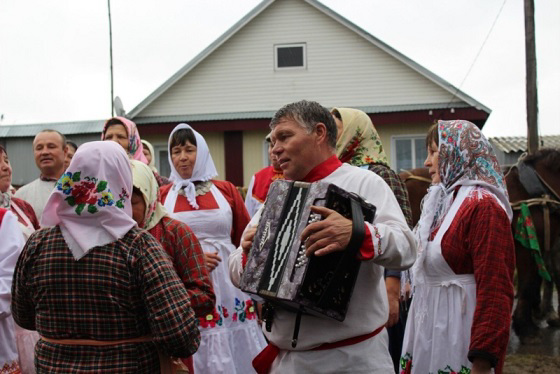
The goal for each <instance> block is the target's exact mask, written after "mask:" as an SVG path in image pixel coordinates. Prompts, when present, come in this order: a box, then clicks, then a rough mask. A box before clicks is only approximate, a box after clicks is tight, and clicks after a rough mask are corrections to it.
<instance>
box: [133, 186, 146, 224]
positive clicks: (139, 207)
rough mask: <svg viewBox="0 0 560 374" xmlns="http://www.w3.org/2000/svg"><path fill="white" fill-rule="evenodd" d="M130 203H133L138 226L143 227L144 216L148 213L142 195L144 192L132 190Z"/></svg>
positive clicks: (134, 216) (134, 217) (134, 218)
mask: <svg viewBox="0 0 560 374" xmlns="http://www.w3.org/2000/svg"><path fill="white" fill-rule="evenodd" d="M130 203H131V204H132V219H133V220H135V221H136V223H137V224H138V227H142V225H143V224H144V216H145V215H146V202H145V201H144V196H142V193H140V192H137V191H134V192H132V198H131V199H130Z"/></svg>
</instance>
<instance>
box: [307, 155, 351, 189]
mask: <svg viewBox="0 0 560 374" xmlns="http://www.w3.org/2000/svg"><path fill="white" fill-rule="evenodd" d="M340 165H342V162H340V160H339V159H338V158H337V157H336V155H332V156H331V157H329V158H328V159H326V160H325V161H323V162H321V163H320V164H319V165H317V166H315V167H314V168H313V169H311V171H310V172H309V173H308V174H307V175H306V176H305V178H303V182H309V183H311V182H317V181H318V180H321V179H323V178H325V177H327V176H329V175H330V174H331V173H332V172H333V171H335V170H336V169H338V168H339V166H340Z"/></svg>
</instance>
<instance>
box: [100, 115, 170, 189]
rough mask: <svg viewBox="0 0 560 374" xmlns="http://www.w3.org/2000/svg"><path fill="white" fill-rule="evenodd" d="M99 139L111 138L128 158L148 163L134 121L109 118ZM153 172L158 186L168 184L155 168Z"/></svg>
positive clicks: (122, 118)
mask: <svg viewBox="0 0 560 374" xmlns="http://www.w3.org/2000/svg"><path fill="white" fill-rule="evenodd" d="M101 140H112V141H114V142H116V143H118V144H120V145H121V147H123V149H124V150H125V151H126V153H128V157H129V158H130V159H132V160H138V161H142V162H143V163H145V164H146V165H148V164H150V162H149V161H148V159H147V158H146V156H145V155H144V147H143V143H142V140H141V139H140V134H139V133H138V127H137V126H136V124H135V123H134V122H132V121H131V120H129V119H127V118H124V117H113V118H109V119H108V120H107V122H105V125H104V126H103V131H102V132H101ZM152 157H153V153H152ZM153 172H154V177H156V181H157V183H158V186H163V185H166V184H169V180H168V179H167V178H164V177H162V176H161V175H159V174H158V173H157V170H155V168H154V170H153Z"/></svg>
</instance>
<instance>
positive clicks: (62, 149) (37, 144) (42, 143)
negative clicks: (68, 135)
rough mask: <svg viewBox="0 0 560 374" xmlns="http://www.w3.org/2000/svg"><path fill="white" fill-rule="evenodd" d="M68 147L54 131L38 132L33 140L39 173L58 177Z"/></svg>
mask: <svg viewBox="0 0 560 374" xmlns="http://www.w3.org/2000/svg"><path fill="white" fill-rule="evenodd" d="M67 149H68V147H67V146H66V144H64V143H63V142H62V139H61V138H60V135H58V134H57V133H56V132H40V133H39V134H37V136H36V137H35V140H33V153H34V155H35V163H36V164H37V167H38V168H39V170H41V173H42V174H43V175H45V176H48V177H53V178H58V177H60V175H61V174H62V172H63V171H64V159H65V158H66V152H67Z"/></svg>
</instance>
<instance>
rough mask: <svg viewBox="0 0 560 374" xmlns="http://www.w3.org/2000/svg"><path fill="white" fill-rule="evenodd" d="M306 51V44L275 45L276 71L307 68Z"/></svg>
mask: <svg viewBox="0 0 560 374" xmlns="http://www.w3.org/2000/svg"><path fill="white" fill-rule="evenodd" d="M305 49H306V48H305V43H298V44H281V45H275V46H274V68H275V69H276V70H279V69H293V68H305V65H306V58H305V57H306V56H305V52H306V50H305Z"/></svg>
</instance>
